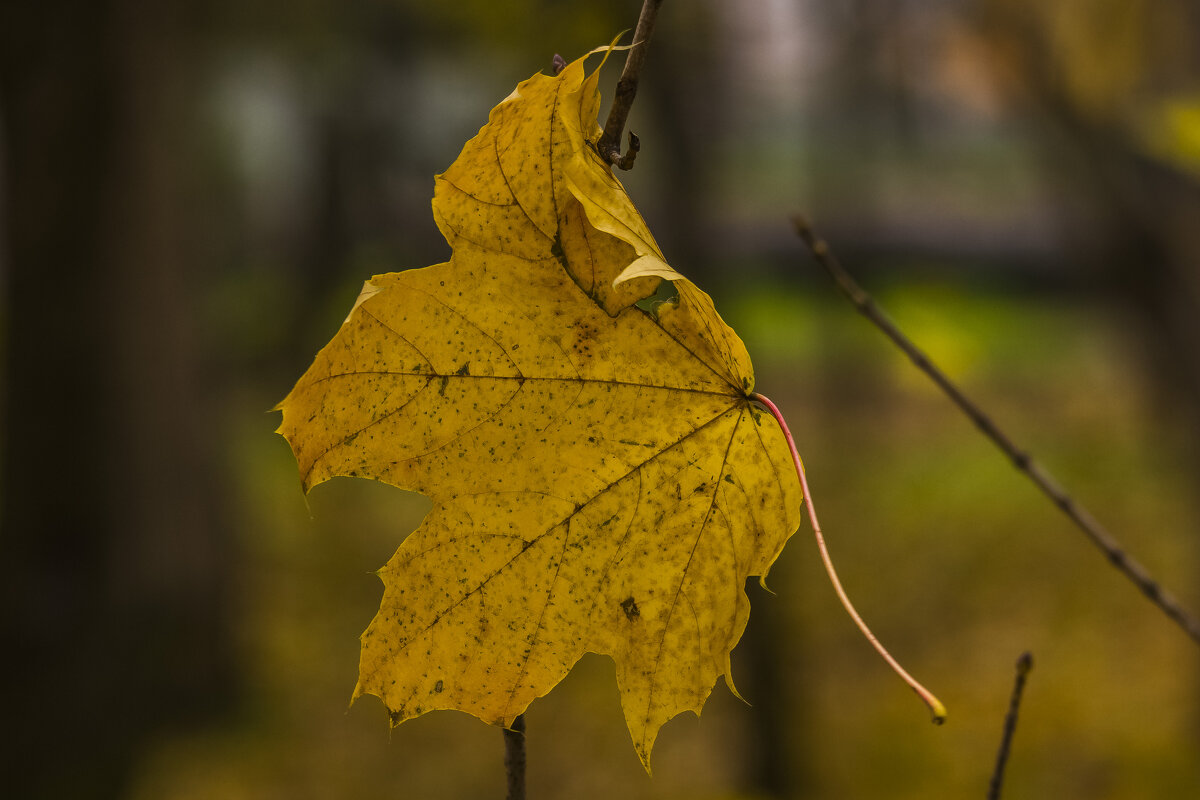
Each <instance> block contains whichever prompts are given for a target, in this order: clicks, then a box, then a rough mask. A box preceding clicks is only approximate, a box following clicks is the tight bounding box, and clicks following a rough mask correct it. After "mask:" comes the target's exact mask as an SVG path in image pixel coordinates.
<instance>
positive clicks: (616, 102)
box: [596, 0, 663, 170]
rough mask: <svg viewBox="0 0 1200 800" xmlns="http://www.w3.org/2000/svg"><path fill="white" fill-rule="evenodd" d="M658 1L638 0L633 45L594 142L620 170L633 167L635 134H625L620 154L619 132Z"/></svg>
mask: <svg viewBox="0 0 1200 800" xmlns="http://www.w3.org/2000/svg"><path fill="white" fill-rule="evenodd" d="M662 3H663V0H643V2H642V13H641V14H640V15H639V16H638V22H637V28H636V29H635V30H634V32H633V45H632V46H631V47H630V48H629V55H628V56H626V57H625V68H624V69H622V70H621V77H620V79H619V80H618V81H617V91H616V93H615V94H614V95H613V103H612V108H610V109H609V110H608V119H607V120H606V121H605V123H604V133H603V134H601V135H600V139H599V141H597V142H596V150H597V152H599V153H600V157H601V158H603V159H604V160H605V161H607V162H608V163H609V164H612V165H614V166H617V167H620V168H621V169H624V170H629V169H633V160H634V159H635V158H637V154H638V149H639V147H640V144H639V142H638V138H637V136H635V135H633V134H632V133H631V134H629V152H627V153H626V154H625V155H624V156H622V155H621V134H622V133H623V132H624V131H625V120H626V119H628V117H629V110H630V109H631V108H632V107H633V98H634V97H635V96H637V89H638V76H639V75H640V74H641V71H642V64H643V63H644V62H645V60H646V48H647V46H648V45H649V44H650V37H651V36H652V35H653V34H654V22H655V20H656V19H657V18H658V7H659V6H661V5H662Z"/></svg>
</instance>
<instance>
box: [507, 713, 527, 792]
mask: <svg viewBox="0 0 1200 800" xmlns="http://www.w3.org/2000/svg"><path fill="white" fill-rule="evenodd" d="M504 774H505V775H507V776H508V795H507V797H508V800H525V715H524V714H518V715H517V718H516V719H514V720H513V723H512V727H511V728H505V729H504Z"/></svg>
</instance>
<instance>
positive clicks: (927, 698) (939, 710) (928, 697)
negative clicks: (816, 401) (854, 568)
mask: <svg viewBox="0 0 1200 800" xmlns="http://www.w3.org/2000/svg"><path fill="white" fill-rule="evenodd" d="M750 399H751V400H756V401H758V402H759V403H762V404H763V405H764V406H765V407H766V408H767V410H768V411H770V412H771V416H773V417H775V421H776V422H778V423H779V427H780V428H782V429H783V435H784V437H785V438H786V439H787V443H788V449H790V450H791V451H792V462H793V463H794V464H795V465H796V475H797V476H798V477H799V478H800V490H801V491H802V492H803V493H804V505H805V507H806V508H807V509H808V518H809V520H811V521H812V526H813V535H814V536H816V538H817V549H818V550H820V552H821V561H823V562H824V564H825V572H826V573H827V574H828V575H829V582H830V583H832V584H833V590H834V591H835V592H837V596H838V599H839V600H841V601H842V607H843V608H845V609H846V613H848V614H849V615H850V618H851V619H852V620H854V624H855V625H857V626H858V629H859V630H860V631H862V634H863V636H865V637H867V641H869V642H870V643H871V646H872V647H874V648H875V649H876V651H878V652H879V655H881V656H883V660H884V661H886V662H887V663H888V666H890V667H891V668H892V669H893V670H894V671H895V673H896V674H897V675H899V676H900V678H901V679H902V680H903V681H904V682H905V683H907V684H908V686H909V688H911V689H912V690H913V691H914V692H916V693H917V696H918V697H920V698H921V700H922V701H924V703H925V705H927V706H928V707H929V711H930V713H932V714H933V721H934V723H935V724H937V725H941V724H942V723H943V722H945V721H946V707H945V706H944V705H942V701H940V700H938V699H937V698H936V697H935V696H934V695H933V692H931V691H929V690H928V689H926V688H925V687H924V686H922V685H921V684H920V683H918V682H917V680H916V679H915V678H913V676H911V675H909V674H908V672H906V671H905V669H904V667H902V666H900V664H899V662H897V661H896V659H894V658H892V654H891V653H889V652H888V651H887V649H886V648H884V646H883V645H882V644H880V642H879V639H877V638H875V634H873V633H871V629H870V628H868V627H867V623H865V622H863V618H862V617H860V616H859V615H858V612H857V611H855V610H854V604H853V603H851V602H850V598H849V596H847V594H846V590H845V589H843V588H842V582H841V581H840V580H838V576H837V570H835V569H834V568H833V560H832V559H831V558H830V557H829V550H828V548H826V546H825V537H824V536H823V535H822V534H821V524H820V523H819V522H817V512H816V509H814V508H813V502H812V495H811V494H809V491H808V481H807V480H806V479H805V477H804V465H803V464H802V463H801V462H800V454H799V453H797V452H796V441H795V439H793V438H792V432H791V431H790V430H788V426H787V423H786V422H784V421H783V414H782V413H781V412H780V410H779V407H778V406H777V405H775V404H774V403H772V402H771V401H770V400H769V399H768V398H766V397H764V396H763V395H761V394H759V393H758V392H751V393H750Z"/></svg>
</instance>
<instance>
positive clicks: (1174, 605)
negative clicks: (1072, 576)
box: [792, 214, 1200, 644]
mask: <svg viewBox="0 0 1200 800" xmlns="http://www.w3.org/2000/svg"><path fill="white" fill-rule="evenodd" d="M792 224H793V225H794V226H795V228H796V233H797V235H798V236H799V237H800V238H801V239H802V240H804V243H805V244H806V245H808V248H809V251H810V252H811V253H812V255H813V258H814V259H815V260H816V261H817V263H818V264H820V265H821V267H822V268H824V270H825V272H826V273H828V275H829V277H830V278H832V279H833V282H834V283H835V284H837V287H838V289H839V290H840V291H841V293H842V294H843V295H844V296H845V297H846V299H847V300H849V301H850V302H851V304H853V305H854V307H855V308H856V309H857V310H858V312H859V313H860V314H862V315H863V316H864V317H866V318H867V319H869V320H870V321H871V322H872V323H873V324H874V325H875V327H877V328H879V330H880V331H882V332H883V334H884V335H885V336H887V337H888V338H889V339H891V340H892V343H893V344H895V345H896V347H898V348H900V350H901V351H902V352H903V353H904V354H905V355H906V356H908V359H909V360H910V361H912V363H913V364H914V365H915V366H916V367H917V368H918V369H920V370H921V371H922V372H924V373H925V375H926V376H927V377H928V378H929V379H930V380H932V381H933V382H934V383H935V384H937V386H938V388H940V389H941V390H942V392H943V393H945V395H946V396H947V397H949V398H950V400H951V401H952V402H953V403H954V404H955V405H956V406H958V408H959V410H960V411H962V412H963V413H964V414H966V415H967V417H968V418H969V419H970V420H971V421H972V422H974V423H975V427H977V428H979V430H980V432H981V433H983V435H984V436H986V437H987V438H988V439H990V440H991V441H992V443H993V444H995V445H996V447H998V448H999V449H1000V450H1001V452H1003V453H1004V454H1005V455H1006V456H1008V458H1009V459H1010V460H1011V461H1012V463H1013V465H1014V466H1015V467H1016V469H1017V470H1018V471H1020V472H1021V474H1023V475H1024V476H1025V477H1026V478H1028V479H1029V481H1030V482H1031V483H1033V484H1034V485H1035V486H1037V487H1038V489H1040V490H1041V491H1042V493H1043V494H1044V495H1046V497H1047V498H1049V499H1050V501H1051V502H1053V503H1054V505H1056V506H1058V508H1059V509H1060V510H1062V512H1063V513H1064V514H1066V515H1067V517H1068V518H1070V520H1071V522H1073V523H1074V524H1075V526H1076V527H1077V528H1079V530H1081V531H1083V533H1084V535H1085V536H1087V538H1088V540H1089V541H1091V543H1092V544H1093V545H1095V546H1096V548H1097V549H1099V550H1100V551H1101V553H1103V554H1104V556H1105V557H1106V558H1107V559H1108V561H1109V562H1110V563H1111V564H1112V565H1113V566H1114V567H1115V568H1116V569H1117V570H1118V571H1119V572H1120V573H1121V574H1122V575H1124V576H1125V577H1126V578H1128V579H1129V581H1130V582H1132V583H1133V584H1134V585H1135V586H1137V587H1138V589H1140V590H1141V592H1142V593H1143V594H1144V595H1146V597H1148V598H1149V599H1150V601H1151V602H1152V603H1154V605H1155V606H1157V607H1158V609H1159V610H1160V611H1162V612H1163V613H1164V614H1166V615H1167V617H1168V618H1169V619H1171V620H1172V621H1173V622H1175V624H1176V625H1178V626H1179V627H1180V628H1182V629H1183V631H1184V633H1186V634H1187V635H1188V636H1189V637H1190V638H1191V639H1192V640H1193V641H1194V642H1196V643H1197V644H1200V619H1197V618H1196V617H1194V616H1192V615H1191V614H1190V613H1189V612H1188V611H1186V610H1185V609H1184V608H1183V606H1181V605H1180V604H1179V602H1178V601H1177V600H1176V599H1175V598H1174V597H1173V596H1172V595H1171V594H1169V593H1168V592H1167V591H1166V590H1165V589H1163V588H1162V586H1161V585H1160V584H1159V583H1158V582H1157V581H1155V580H1154V578H1153V577H1151V575H1150V573H1149V572H1147V570H1146V568H1145V567H1143V566H1142V565H1141V564H1140V563H1138V562H1137V561H1135V560H1134V559H1133V558H1132V557H1130V556H1129V555H1128V554H1127V553H1126V552H1125V551H1124V550H1123V549H1122V547H1121V545H1120V544H1119V543H1118V542H1117V540H1116V539H1115V538H1113V536H1112V534H1111V533H1109V532H1108V530H1106V529H1105V528H1104V526H1102V525H1101V524H1100V523H1099V521H1097V520H1096V518H1095V517H1093V516H1092V515H1091V514H1090V513H1089V512H1088V511H1087V509H1085V508H1084V507H1083V506H1081V505H1079V504H1078V503H1077V502H1075V500H1074V499H1073V498H1072V497H1071V495H1069V494H1067V492H1066V491H1065V490H1064V489H1063V488H1062V487H1061V486H1060V485H1059V484H1058V482H1057V481H1055V480H1054V478H1052V477H1051V476H1050V473H1048V472H1047V471H1046V470H1045V469H1043V468H1042V466H1041V465H1040V464H1039V463H1038V462H1037V461H1036V460H1035V459H1034V458H1033V457H1032V456H1031V455H1030V454H1029V453H1028V452H1027V451H1024V450H1022V449H1020V448H1019V447H1017V446H1016V444H1014V443H1013V440H1012V439H1010V438H1009V436H1008V435H1007V434H1006V433H1004V432H1003V431H1002V430H1000V427H999V426H998V425H997V424H996V423H995V422H994V421H993V420H992V418H991V417H990V416H988V415H987V414H985V413H984V412H983V410H982V409H981V408H980V407H979V406H977V405H976V404H975V403H974V402H973V401H971V400H970V399H969V398H967V396H966V395H965V394H964V393H963V391H962V389H960V388H959V387H958V385H957V384H955V383H954V382H953V381H951V380H950V378H949V377H947V375H946V373H944V372H942V370H941V369H939V368H938V367H937V365H935V364H934V363H933V361H931V360H930V358H929V357H928V356H927V355H925V353H924V352H922V351H921V349H920V348H918V347H917V346H916V345H915V344H914V343H913V341H912V340H911V339H909V338H908V336H906V335H905V334H904V333H903V332H902V331H901V330H900V329H899V328H898V327H897V326H896V325H895V323H893V322H892V321H891V320H890V319H888V318H887V316H886V315H885V314H884V313H883V312H882V311H880V309H879V307H878V305H877V304H876V303H875V301H874V299H873V298H872V297H871V295H869V294H867V292H866V290H864V289H863V288H862V287H861V286H859V285H858V283H857V282H856V281H855V280H854V278H853V277H851V276H850V273H849V272H847V271H846V269H845V268H844V267H843V266H842V265H841V263H840V262H839V261H838V259H837V258H836V257H835V256H834V254H833V251H832V250H831V249H830V248H829V245H828V244H827V243H826V242H825V241H824V240H823V239H821V238H820V237H818V236H817V235H816V233H815V232H814V231H813V229H812V227H811V226H810V225H809V224H808V221H807V220H805V219H804V217H802V216H800V215H799V214H796V215H793V217H792Z"/></svg>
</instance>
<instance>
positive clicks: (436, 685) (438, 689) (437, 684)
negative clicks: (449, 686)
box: [433, 680, 443, 694]
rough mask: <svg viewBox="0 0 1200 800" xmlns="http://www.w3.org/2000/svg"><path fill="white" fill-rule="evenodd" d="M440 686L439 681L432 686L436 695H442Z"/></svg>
mask: <svg viewBox="0 0 1200 800" xmlns="http://www.w3.org/2000/svg"><path fill="white" fill-rule="evenodd" d="M442 686H443V685H442V682H441V681H440V680H439V681H438V682H437V683H435V684H434V685H433V691H435V692H437V693H438V694H441V693H442Z"/></svg>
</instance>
